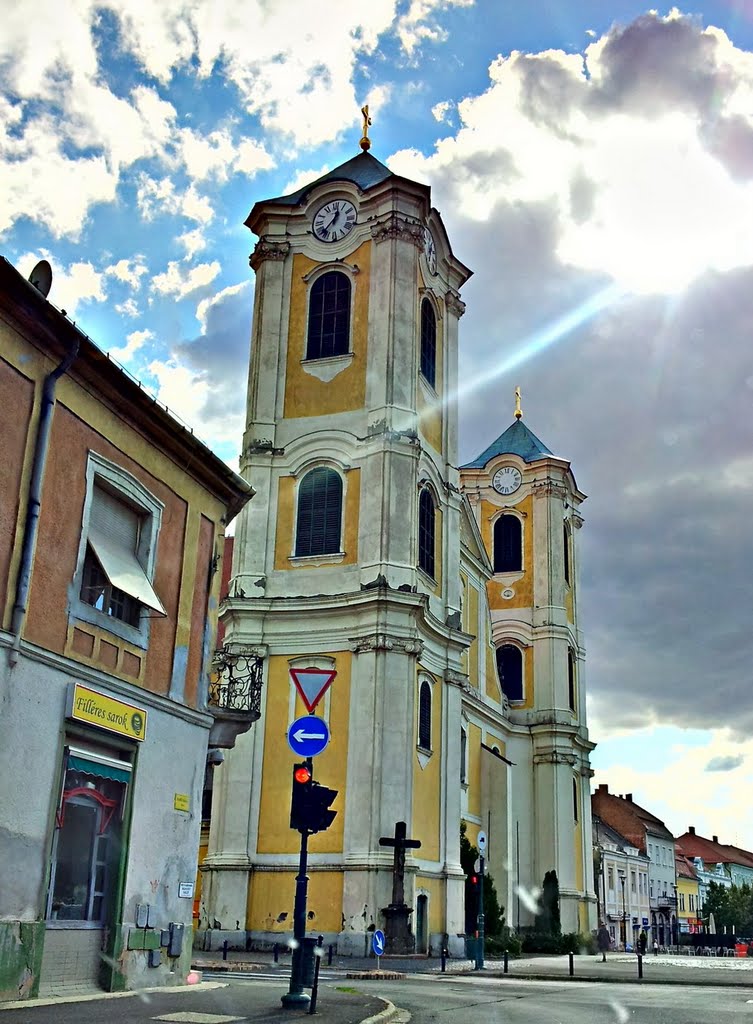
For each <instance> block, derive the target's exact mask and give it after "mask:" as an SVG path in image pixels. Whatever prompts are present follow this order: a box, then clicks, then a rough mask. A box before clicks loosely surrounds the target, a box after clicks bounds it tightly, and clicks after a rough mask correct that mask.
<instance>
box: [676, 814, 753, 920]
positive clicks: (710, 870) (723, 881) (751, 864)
mask: <svg viewBox="0 0 753 1024" xmlns="http://www.w3.org/2000/svg"><path fill="white" fill-rule="evenodd" d="M675 842H676V843H677V847H678V850H679V851H680V852H681V853H682V854H683V856H685V857H686V858H689V859H691V860H692V861H693V865H694V869H695V872H696V875H697V877H698V883H699V891H700V898H701V903H702V904H703V903H704V902H705V897H706V893H707V891H708V887H709V883H711V882H716V883H717V884H718V885H723V886H725V887H726V888H729V886H731V885H737V886H740V885H743V883H745V882H747V883H748V885H753V853H751V852H750V851H748V850H743V849H741V848H740V847H739V846H730V845H727V844H725V843H720V842H719V837H718V836H712V837H711V839H706V838H704V836H699V835H697V834H696V830H695V826H693V825H690V827H689V828H688V831H687V832H685V833H683V835H681V836H678V837H677V839H676V840H675ZM699 916H700V915H699Z"/></svg>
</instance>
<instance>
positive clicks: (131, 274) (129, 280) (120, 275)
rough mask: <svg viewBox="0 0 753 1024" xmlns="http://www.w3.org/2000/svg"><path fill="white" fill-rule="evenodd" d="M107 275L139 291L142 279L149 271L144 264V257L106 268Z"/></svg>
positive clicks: (122, 261) (120, 261) (120, 262)
mask: <svg viewBox="0 0 753 1024" xmlns="http://www.w3.org/2000/svg"><path fill="white" fill-rule="evenodd" d="M105 273H106V274H110V275H111V276H112V277H115V278H117V280H118V281H123V282H124V283H125V284H129V285H130V286H131V288H133V289H134V291H138V290H139V288H140V287H141V278H142V277H143V276H144V274H148V273H149V271H148V269H147V266H146V263H145V262H144V257H143V256H136V257H134V258H133V259H131V260H127V259H122V260H118V262H117V263H113V264H111V265H110V266H109V267H105Z"/></svg>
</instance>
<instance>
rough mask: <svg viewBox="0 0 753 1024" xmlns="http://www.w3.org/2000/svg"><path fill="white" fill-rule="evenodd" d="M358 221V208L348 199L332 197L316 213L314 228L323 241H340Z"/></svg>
mask: <svg viewBox="0 0 753 1024" xmlns="http://www.w3.org/2000/svg"><path fill="white" fill-rule="evenodd" d="M355 223H356V208H355V206H354V205H353V204H352V203H351V202H349V200H347V199H331V200H330V201H329V202H328V203H325V204H324V206H320V207H319V209H318V210H317V211H316V213H315V214H314V223H313V230H314V234H315V235H316V237H317V238H318V239H319V240H320V241H321V242H339V241H340V239H341V238H345V236H346V235H347V234H349V233H350V232H351V231H352V230H353V228H354V227H355Z"/></svg>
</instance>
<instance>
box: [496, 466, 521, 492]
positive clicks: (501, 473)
mask: <svg viewBox="0 0 753 1024" xmlns="http://www.w3.org/2000/svg"><path fill="white" fill-rule="evenodd" d="M522 483H523V477H522V475H521V472H520V470H519V469H516V468H515V466H503V467H502V469H498V470H497V472H496V473H495V474H494V476H493V477H492V487H493V488H494V490H495V491H497V492H498V493H499V494H512V493H513V491H517V489H518V488H519V487H520V485H521V484H522Z"/></svg>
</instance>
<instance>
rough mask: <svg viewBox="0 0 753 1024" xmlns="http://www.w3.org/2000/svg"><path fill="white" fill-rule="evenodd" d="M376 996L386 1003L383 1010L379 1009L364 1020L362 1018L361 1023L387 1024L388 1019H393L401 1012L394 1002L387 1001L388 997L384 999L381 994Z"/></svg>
mask: <svg viewBox="0 0 753 1024" xmlns="http://www.w3.org/2000/svg"><path fill="white" fill-rule="evenodd" d="M378 998H379V999H381V1000H382V1002H383V1003H386V1004H387V1005H386V1006H385V1008H384V1009H383V1010H380V1011H379V1013H375V1014H374V1016H373V1017H367V1018H366V1019H365V1020H362V1021H361V1024H387V1022H388V1021H391V1020H393V1019H394V1018H395V1017H397V1015H398V1013H400V1012H401V1011H400V1010H398V1008H397V1007H396V1006H395V1004H394V1003H391V1002H390V1001H389V999H384V998H382V996H379V997H378ZM408 1019H410V1018H408Z"/></svg>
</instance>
